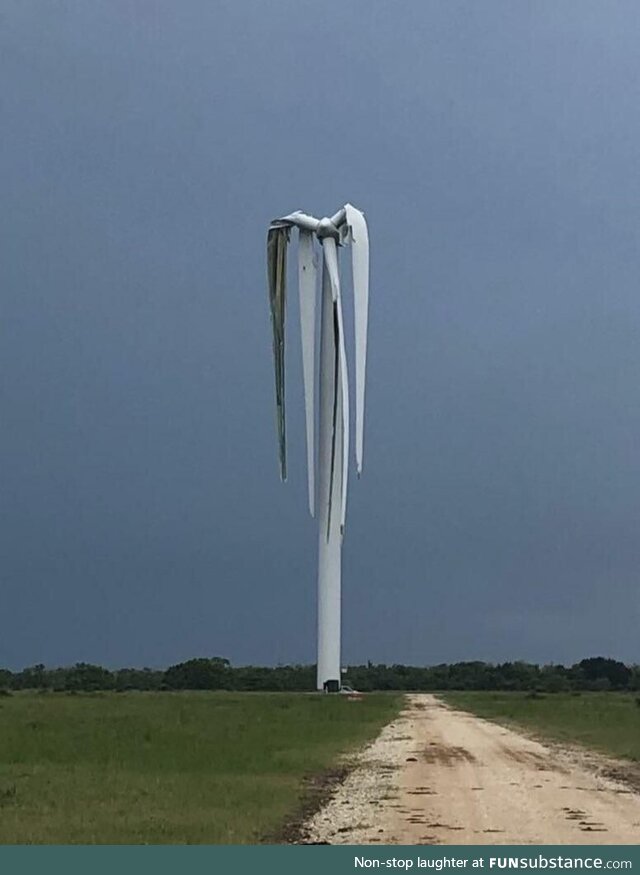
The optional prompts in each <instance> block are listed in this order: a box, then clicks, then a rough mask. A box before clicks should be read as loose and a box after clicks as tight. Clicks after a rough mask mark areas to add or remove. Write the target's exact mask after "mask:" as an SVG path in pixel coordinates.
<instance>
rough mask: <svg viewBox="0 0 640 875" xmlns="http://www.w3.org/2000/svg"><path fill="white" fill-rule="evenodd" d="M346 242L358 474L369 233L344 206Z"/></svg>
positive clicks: (354, 211) (360, 218)
mask: <svg viewBox="0 0 640 875" xmlns="http://www.w3.org/2000/svg"><path fill="white" fill-rule="evenodd" d="M345 212H346V224H347V227H348V229H349V232H348V236H349V242H350V243H351V247H352V254H351V264H352V271H353V306H354V326H355V338H356V340H355V343H356V356H355V358H356V471H357V473H358V476H360V474H361V473H362V459H363V452H364V395H365V388H366V385H365V384H366V376H367V328H368V321H369V232H368V229H367V222H366V220H365V217H364V215H363V213H361V212H360V210H357V209H356V208H355V207H353V206H351V204H346V205H345Z"/></svg>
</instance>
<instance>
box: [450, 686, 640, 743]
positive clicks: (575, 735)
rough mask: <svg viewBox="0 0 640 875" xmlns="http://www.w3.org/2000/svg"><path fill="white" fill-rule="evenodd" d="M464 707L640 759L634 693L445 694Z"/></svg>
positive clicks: (638, 709)
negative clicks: (538, 696) (541, 694)
mask: <svg viewBox="0 0 640 875" xmlns="http://www.w3.org/2000/svg"><path fill="white" fill-rule="evenodd" d="M441 698H442V699H443V700H444V701H445V702H448V703H449V704H450V705H453V706H454V707H456V708H460V709H462V710H464V711H471V712H473V713H474V714H477V715H478V716H480V717H487V718H488V719H490V720H497V721H498V722H500V723H507V724H511V725H514V724H515V725H519V726H524V727H525V728H526V729H529V730H533V731H534V732H535V733H537V734H540V735H544V736H546V737H548V738H552V739H555V740H557V741H564V742H571V743H578V744H582V745H585V746H587V747H591V748H594V749H596V750H600V751H602V752H604V753H608V754H612V755H613V756H617V757H626V758H628V759H632V760H640V707H638V705H637V704H636V698H637V696H636V695H635V694H633V693H582V694H581V695H572V694H570V693H551V694H546V695H543V696H542V697H541V698H532V697H530V696H528V695H527V694H526V693H471V692H469V693H443V694H442V695H441Z"/></svg>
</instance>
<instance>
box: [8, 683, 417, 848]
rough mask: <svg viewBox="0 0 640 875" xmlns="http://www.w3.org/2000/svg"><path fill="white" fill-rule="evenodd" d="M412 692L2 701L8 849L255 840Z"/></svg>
mask: <svg viewBox="0 0 640 875" xmlns="http://www.w3.org/2000/svg"><path fill="white" fill-rule="evenodd" d="M400 701H401V699H400V697H399V696H387V695H371V696H366V697H365V698H364V699H363V700H362V701H360V702H352V701H348V700H347V698H346V697H340V696H322V695H317V694H316V695H314V694H288V693H274V694H269V693H210V692H202V693H196V692H193V693H127V694H114V693H97V694H79V695H66V694H62V695H57V694H49V695H46V694H45V695H43V694H37V693H18V694H15V695H13V696H10V697H6V698H1V699H0V844H12V843H16V844H25V843H38V844H40V843H50V844H61V843H67V844H75V843H85V844H93V843H98V844H146V843H150V844H158V843H172V844H182V843H187V844H192V843H193V844H198V843H207V844H226V843H234V844H243V843H254V842H258V841H260V840H261V839H263V838H264V837H265V836H267V835H270V834H273V833H274V832H275V831H277V829H278V828H279V826H280V825H281V824H282V823H283V822H284V821H285V820H286V819H287V818H288V817H290V816H292V815H294V814H295V812H296V810H297V809H298V807H299V806H300V804H301V800H302V797H303V795H304V781H305V778H306V777H308V776H309V775H312V774H317V773H319V772H322V771H323V770H324V769H327V768H328V767H330V766H331V765H332V764H334V763H335V758H336V757H337V756H338V755H339V754H342V753H345V752H348V751H350V750H353V749H355V748H357V747H358V746H359V745H361V744H362V743H364V742H366V741H367V740H369V739H370V738H373V737H374V736H375V735H376V734H377V732H378V731H379V730H380V728H381V727H382V726H383V725H384V724H385V723H387V722H388V721H389V720H391V719H392V718H393V717H394V716H395V714H396V713H397V711H398V709H399V706H400Z"/></svg>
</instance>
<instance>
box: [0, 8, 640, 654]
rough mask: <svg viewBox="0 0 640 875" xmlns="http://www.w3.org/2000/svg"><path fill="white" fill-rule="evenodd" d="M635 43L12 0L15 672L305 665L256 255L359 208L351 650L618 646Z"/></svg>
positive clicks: (638, 192) (633, 364)
mask: <svg viewBox="0 0 640 875" xmlns="http://www.w3.org/2000/svg"><path fill="white" fill-rule="evenodd" d="M639 44H640V9H639V8H638V4H637V3H635V2H615V0H609V2H606V3H603V2H589V0H574V2H571V0H565V2H563V3H557V2H556V0H548V2H545V0H537V2H516V3H514V2H511V0H501V2H497V0H483V2H482V3H478V2H475V0H466V2H454V0H446V2H445V0H442V2H433V0H427V2H425V0H412V2H403V3H392V2H388V0H385V2H380V0H374V2H372V0H349V2H340V3H338V2H335V0H329V2H323V3H318V2H315V0H314V2H310V0H272V2H269V3H264V2H258V0H250V2H249V0H215V2H210V0H187V2H182V3H175V2H170V0H155V2H143V0H137V2H130V0H108V2H106V0H92V2H90V3H86V2H80V0H78V2H45V0H40V2H29V0H2V2H1V3H0V92H1V96H2V137H1V138H0V162H1V174H0V184H1V203H2V209H1V213H0V223H1V226H2V228H1V233H2V250H3V251H2V256H1V258H0V280H1V293H0V294H1V297H2V308H1V318H0V333H1V337H0V375H1V376H0V404H1V408H0V409H1V412H2V416H1V429H0V450H1V454H2V456H1V458H2V463H1V480H2V482H1V484H0V485H1V495H2V498H1V521H0V523H1V524H0V547H1V554H0V574H1V592H0V597H1V602H0V604H1V610H0V665H1V664H4V665H7V666H9V667H19V666H22V665H24V664H31V663H35V662H39V661H42V662H45V663H47V664H63V663H70V662H75V661H77V660H87V661H95V662H101V663H104V664H108V665H114V666H115V665H123V664H140V665H142V664H146V665H153V666H156V665H158V666H161V665H166V664H169V663H172V662H176V661H178V660H182V659H185V658H188V657H191V656H195V655H221V656H226V657H228V658H230V659H231V660H232V661H233V662H235V663H246V662H258V663H276V662H293V661H302V662H312V661H314V659H315V583H316V582H315V568H316V555H315V554H316V530H315V526H314V524H313V522H312V520H311V519H310V518H309V517H308V515H307V513H306V474H305V467H304V466H305V450H304V429H303V413H302V389H301V363H300V341H299V335H298V331H297V317H298V314H297V309H296V306H295V298H292V307H291V309H290V311H289V321H288V327H289V334H288V342H289V362H288V411H289V436H290V477H289V483H288V484H287V485H286V486H284V487H283V486H281V485H280V483H279V480H278V469H277V455H276V436H275V418H274V412H273V408H274V388H273V375H272V363H271V348H270V344H271V338H270V325H269V315H268V306H267V292H266V288H265V256H264V244H265V232H266V226H267V224H268V222H269V220H270V219H271V218H272V217H274V216H276V215H281V214H283V213H284V212H289V211H291V210H293V209H296V208H302V209H306V210H308V211H309V212H313V213H315V214H316V215H322V214H324V213H332V212H334V211H335V210H336V209H337V208H338V207H339V206H340V205H342V204H343V203H344V202H345V201H351V202H352V203H354V204H356V205H358V206H360V207H361V208H362V209H364V210H365V212H366V214H367V218H368V221H369V227H370V236H371V246H372V288H371V314H370V335H369V349H370V360H369V362H370V364H369V375H368V379H369V382H368V396H367V427H366V438H365V440H366V447H365V471H364V474H363V478H362V479H361V480H360V481H359V482H358V481H356V480H355V478H354V479H353V481H352V488H351V493H350V501H349V515H348V522H347V537H346V541H345V554H344V575H343V584H344V659H345V661H346V662H354V661H361V660H367V659H371V660H373V661H386V662H412V663H417V664H429V663H435V662H440V661H449V660H461V659H486V660H507V659H517V658H522V659H530V660H535V661H543V662H546V661H552V660H554V661H555V660H558V661H568V662H572V661H575V660H577V659H580V658H582V657H584V656H588V655H596V654H604V655H612V656H615V657H618V658H623V659H625V660H627V661H640V653H639V650H638V640H639V639H638V628H639V625H640V624H639V620H640V610H639V608H640V589H639V585H638V584H639V576H640V537H639V524H640V464H639V462H640V287H639V282H638V280H639V277H640V248H639V246H638V234H639V228H640V222H639V219H640V172H639V157H640V151H639V146H638V144H639V141H640V119H639V116H638V93H639V84H640V53H639V52H638V45H639Z"/></svg>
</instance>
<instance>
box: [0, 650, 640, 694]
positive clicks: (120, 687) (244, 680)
mask: <svg viewBox="0 0 640 875" xmlns="http://www.w3.org/2000/svg"><path fill="white" fill-rule="evenodd" d="M315 675H316V669H315V666H314V665H279V666H276V667H267V666H250V665H249V666H232V665H231V663H230V662H229V660H228V659H223V658H222V657H219V656H215V657H208V658H198V659H189V660H187V661H186V662H181V663H178V664H176V665H172V666H170V667H169V668H167V669H152V668H120V669H115V670H112V669H108V668H103V667H102V666H99V665H91V664H89V663H84V662H79V663H76V665H73V666H68V667H63V668H46V667H45V666H44V665H33V666H30V667H29V668H24V669H22V671H16V672H13V671H10V670H9V669H2V668H0V691H5V693H6V692H10V691H13V690H46V691H52V692H67V693H69V692H95V691H98V690H114V691H119V692H126V691H127V690H165V691H171V690H236V691H258V690H264V691H273V692H278V691H281V692H285V691H289V692H304V691H311V690H314V689H315ZM344 683H348V684H349V685H350V686H352V687H355V688H356V689H358V690H361V691H362V692H372V691H377V690H379V691H384V690H389V691H391V690H398V691H405V690H407V691H408V690H415V691H425V692H429V691H435V690H443V691H444V690H488V691H491V690H496V691H499V690H514V691H531V692H536V691H537V692H548V693H554V692H570V691H583V690H584V691H587V690H594V691H606V690H614V691H624V690H627V691H639V690H640V665H631V666H628V665H625V664H624V663H622V662H619V661H617V660H615V659H609V658H605V657H602V656H597V657H590V658H588V659H583V660H581V661H580V662H577V663H575V665H572V666H570V667H566V666H564V665H542V666H540V665H536V664H534V663H529V662H503V663H497V664H494V663H488V662H479V661H476V662H456V663H450V664H449V663H447V664H445V663H443V664H441V665H433V666H426V667H422V666H411V665H376V664H374V663H372V662H368V663H367V664H366V665H352V666H349V668H348V670H347V673H346V674H345V676H344Z"/></svg>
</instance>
